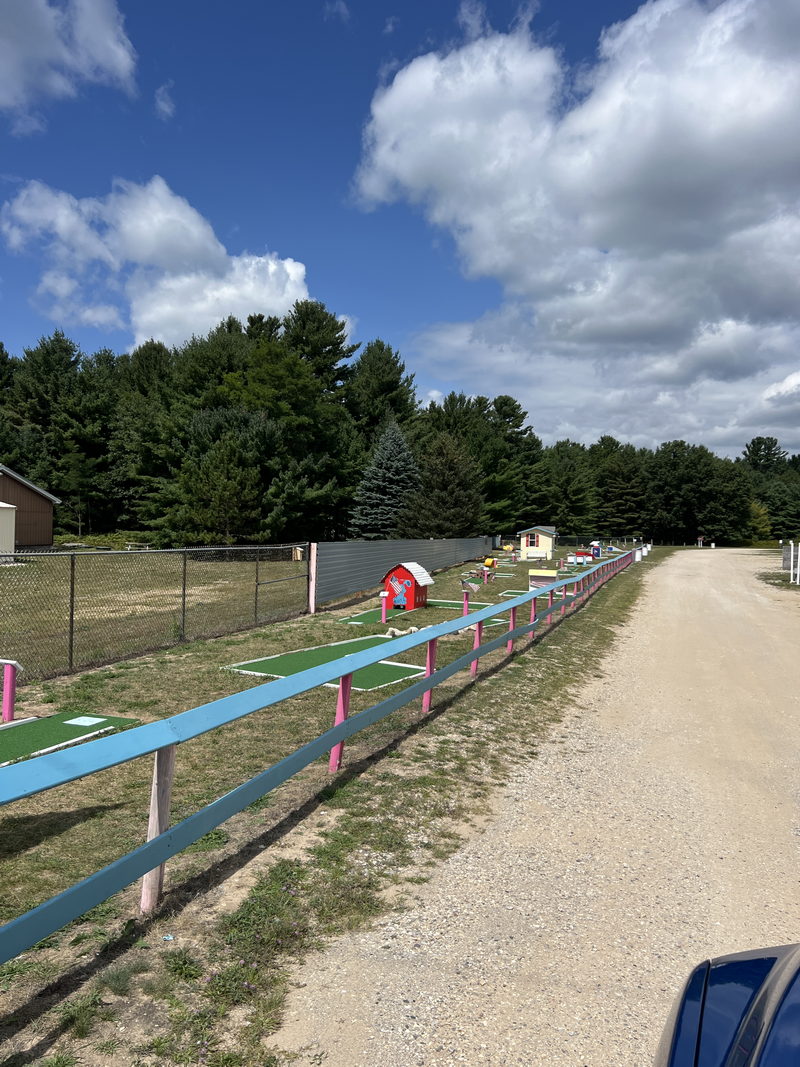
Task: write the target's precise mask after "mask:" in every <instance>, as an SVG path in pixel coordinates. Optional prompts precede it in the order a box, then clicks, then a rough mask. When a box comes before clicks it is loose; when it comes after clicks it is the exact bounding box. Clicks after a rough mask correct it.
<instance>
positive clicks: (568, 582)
mask: <svg viewBox="0 0 800 1067" xmlns="http://www.w3.org/2000/svg"><path fill="white" fill-rule="evenodd" d="M632 559H633V553H630V552H628V553H622V554H620V555H619V556H615V557H614V558H613V559H609V560H606V561H603V562H602V563H599V564H597V565H596V566H595V567H592V568H591V570H589V571H586V572H584V574H582V575H578V576H570V577H567V578H562V579H560V580H558V581H556V582H553V583H551V584H550V585H546V586H542V587H541V588H539V589H537V590H535V591H531V592H528V593H523V594H521V595H520V596H518V597H515V598H514V599H509V600H507V601H506V602H505V603H503V604H494V605H491V606H490V607H487V608H482V609H480V610H479V611H475V612H471V613H470V614H469V615H466V616H460V617H459V618H458V619H453V620H450V621H448V622H443V623H439V624H438V625H436V626H429V627H425V629H424V630H422V631H420V632H418V633H415V634H407V635H406V636H404V637H398V638H395V639H394V640H392V641H391V642H387V643H386V644H384V645H381V646H380V647H378V648H371V649H365V650H364V651H363V652H355V653H352V654H350V655H348V656H344V657H342V658H341V659H338V660H334V661H332V662H331V663H326V664H323V665H321V666H319V667H312V668H310V669H309V670H306V671H302V672H300V673H299V674H295V675H292V676H290V677H287V678H279V679H276V680H274V681H270V682H266V683H265V684H264V685H260V686H257V687H256V688H254V689H248V690H246V691H245V692H243V693H235V694H233V695H232V696H229V697H222V698H221V699H219V700H214V701H211V703H209V704H203V705H201V706H200V707H198V708H193V709H192V710H191V711H185V712H182V713H181V714H180V715H174V716H172V717H171V718H169V719H164V720H162V721H160V722H154V723H148V724H147V725H145V726H139V727H136V728H134V729H132V730H127V731H125V732H124V733H121V734H115V735H112V736H111V737H106V738H98V739H97V740H96V741H90V742H87V743H86V744H84V745H78V746H76V747H75V748H70V749H65V750H61V751H58V752H53V753H49V754H47V755H43V756H38V757H36V758H34V759H29V760H25V761H24V762H22V763H17V764H12V765H11V766H10V767H5V768H2V769H0V804H8V803H11V802H12V801H15V800H21V799H24V798H25V797H29V796H32V795H34V794H37V793H41V792H44V791H46V790H48V789H53V788H55V787H56V786H59V785H65V784H67V783H68V782H72V781H75V779H77V778H83V777H86V776H87V775H90V774H96V773H97V772H99V771H103V770H107V769H109V768H111V767H115V766H117V765H119V764H120V763H126V762H128V761H129V760H133V759H137V758H138V757H139V756H145V755H148V754H149V753H152V752H158V751H159V750H161V749H164V748H166V747H168V746H171V745H179V744H182V743H183V742H184V741H189V740H191V739H192V738H195V737H199V736H200V735H201V734H204V733H207V732H208V731H209V730H215V729H217V728H218V727H220V726H224V725H226V724H227V723H231V722H234V721H235V720H236V719H240V718H243V717H244V716H245V715H250V714H251V713H252V712H254V711H260V710H262V709H264V708H268V707H272V706H274V705H276V704H279V703H280V702H281V701H283V700H286V699H288V698H289V697H293V696H298V695H299V694H301V693H305V692H307V691H308V690H310V689H315V688H316V687H317V686H320V685H323V684H324V683H325V682H330V681H334V680H335V679H337V678H341V677H342V676H343V675H345V674H352V673H353V672H355V671H357V670H360V669H361V668H362V667H368V666H370V665H371V664H373V663H377V662H378V661H379V660H381V659H385V658H386V657H387V655H389V656H392V657H393V656H395V655H397V654H399V653H401V652H407V651H408V650H409V649H412V648H416V647H418V646H420V645H423V644H428V642H430V641H435V640H437V639H438V638H440V637H444V636H447V635H448V634H453V633H457V632H458V631H460V630H463V629H465V628H466V627H468V626H474V625H476V624H478V623H483V622H486V621H487V620H489V619H492V618H494V617H495V616H497V615H503V614H505V613H509V614H511V612H512V611H513V612H515V611H516V610H517V609H518V608H520V607H523V606H524V605H526V604H528V605H529V604H530V603H531V600H533V598H534V597H535V596H536V597H541V596H542V595H543V594H546V595H549V594H550V593H551V591H552V592H555V591H557V590H559V589H563V598H562V599H561V600H559V601H558V602H557V603H555V602H554V603H552V604H548V606H547V607H546V608H544V609H543V610H541V611H537V614H536V620H535V621H534V622H526V623H523V624H521V625H519V626H515V627H514V628H513V629H509V630H504V631H503V633H502V634H500V635H498V636H497V637H495V638H492V639H491V640H489V641H485V642H483V643H481V644H480V646H479V647H478V648H475V649H472V650H471V651H470V652H468V653H466V654H464V655H463V656H460V657H459V658H458V659H456V660H454V661H453V662H452V663H450V664H448V665H447V666H446V667H441V668H439V669H438V670H436V671H434V672H433V673H432V674H430V675H429V676H426V677H424V678H421V679H419V680H418V681H416V682H412V683H411V684H410V685H408V686H406V687H405V688H403V689H402V690H401V691H400V692H399V693H395V694H394V695H393V696H390V697H388V698H386V699H385V700H382V701H380V702H379V703H378V704H375V705H373V706H372V707H370V708H367V709H366V710H365V711H362V712H359V713H358V714H357V715H355V716H353V717H352V718H349V719H347V720H345V721H344V722H342V723H340V724H339V725H337V726H334V727H333V728H331V729H330V730H326V731H325V732H324V733H323V734H321V735H320V736H319V737H317V738H315V739H314V740H313V741H309V742H308V743H307V744H305V745H302V746H301V747H300V748H299V749H297V750H296V751H295V752H293V753H292V754H291V755H289V756H286V757H285V758H284V759H282V760H280V761H279V762H278V763H276V764H274V765H273V766H272V767H269V768H268V769H267V770H265V771H262V772H261V773H260V774H257V775H256V776H255V777H254V778H251V779H250V780H249V781H247V782H245V783H244V784H243V785H240V786H237V787H236V788H235V789H232V790H231V791H230V792H229V793H226V794H225V795H224V796H222V797H220V798H219V799H218V800H215V801H213V802H212V803H211V804H208V805H207V806H206V807H204V808H202V809H201V810H200V811H198V812H195V814H194V815H190V816H189V817H188V818H186V819H184V820H183V821H182V822H179V823H177V824H176V825H175V826H173V827H171V828H170V829H169V830H167V831H166V832H164V833H162V834H159V835H158V836H157V837H154V838H153V839H152V840H151V841H148V842H147V843H146V844H144V845H141V846H139V848H136V849H134V850H133V851H132V852H129V853H127V855H125V856H122V857H121V858H120V859H118V860H116V861H115V862H114V863H111V864H109V865H108V866H107V867H104V868H103V869H102V870H100V871H98V872H97V873H96V874H92V875H90V876H89V877H88V878H85V879H83V881H81V882H78V883H77V884H76V885H74V886H72V887H71V888H70V889H66V890H64V891H63V892H62V893H59V894H58V895H57V896H55V897H52V898H51V899H50V900H47V901H45V902H44V903H43V904H40V905H39V906H38V907H36V908H33V909H32V910H31V911H28V912H26V913H25V914H24V915H20V916H19V917H18V918H16V919H13V920H12V921H11V922H9V923H7V924H6V925H5V926H2V927H0V963H5V962H6V961H7V960H10V959H13V958H14V957H15V956H17V955H19V953H20V952H24V951H25V949H27V948H30V947H31V946H32V945H35V944H36V943H37V942H38V941H41V940H42V939H43V938H45V937H47V936H49V935H50V934H52V933H54V932H55V931H56V930H59V929H61V928H62V927H63V926H65V925H66V924H67V923H68V922H71V921H72V920H73V919H76V918H78V917H79V916H80V915H83V914H84V913H85V912H87V911H88V910H89V909H90V908H93V907H95V906H96V905H97V904H100V903H101V902H102V901H104V900H107V899H108V898H109V897H110V896H113V895H114V893H117V892H119V891H120V890H121V889H124V888H125V887H126V886H128V885H130V884H131V883H132V882H134V881H136V880H137V879H138V878H141V877H142V876H143V875H144V874H147V872H149V871H152V870H153V869H155V868H158V867H160V865H161V864H163V863H165V862H166V860H168V859H169V858H170V857H172V856H174V855H176V854H177V853H179V852H181V851H182V850H183V849H185V848H186V847H187V846H188V845H191V844H192V843H193V842H195V841H197V840H199V839H200V838H201V837H203V835H204V834H207V833H208V832H209V831H210V830H212V829H214V828H215V827H217V826H219V825H220V824H221V823H223V822H225V821H226V820H227V819H229V818H231V816H233V815H235V814H237V812H240V811H242V810H243V809H244V808H246V807H247V806H248V805H249V804H252V803H253V802H254V801H255V800H258V799H259V798H260V797H262V796H264V794H265V793H269V792H270V791H271V790H273V789H275V788H277V787H278V786H279V785H281V784H282V783H283V782H285V781H287V780H288V779H289V778H291V777H292V776H293V775H295V774H297V773H298V772H299V771H301V770H302V769H303V768H304V767H307V766H308V765H309V764H310V763H313V762H314V761H315V760H316V759H318V758H319V757H320V756H322V755H324V754H325V753H326V752H329V751H330V750H331V749H332V748H333V747H334V746H335V745H336V744H338V743H340V742H342V741H344V740H346V739H347V738H348V737H352V736H353V734H356V733H358V732H359V731H361V730H364V729H366V728H367V727H368V726H371V725H372V724H373V723H376V722H378V721H380V720H381V719H383V718H385V717H386V716H387V715H390V714H392V712H394V711H397V710H398V709H399V708H401V707H403V706H404V705H406V704H409V703H411V701H413V700H416V699H417V698H418V697H420V696H422V695H423V694H425V693H426V692H428V691H429V690H431V689H433V688H434V687H435V686H436V685H438V684H440V683H441V682H443V681H445V680H446V679H447V678H449V677H450V676H451V675H453V674H455V673H457V672H458V671H461V670H464V669H465V668H466V667H469V666H470V665H471V664H472V663H473V662H474V661H475V660H477V659H479V658H480V657H482V656H485V655H487V654H488V653H489V652H493V651H495V650H496V649H499V648H501V647H502V646H503V645H507V644H508V643H509V642H510V641H514V640H516V639H517V638H520V637H524V636H526V635H528V634H530V635H533V633H534V632H535V630H536V628H537V627H538V626H539V625H540V624H541V623H542V622H544V621H545V620H547V619H548V618H549V616H550V615H551V614H552V613H553V612H559V613H561V614H563V613H564V612H565V611H566V609H567V608H569V607H570V606H571V605H574V604H575V603H576V602H578V601H580V600H582V599H585V598H587V597H589V596H591V595H592V593H594V592H595V591H596V590H597V589H598V588H599V587H600V585H602V584H603V583H604V582H606V581H607V580H608V579H609V578H612V577H613V576H614V575H615V574H617V573H619V572H620V571H621V570H623V569H625V568H626V567H627V566H628V565H629V564H630V563H631V562H632ZM567 586H572V587H573V592H572V593H570V594H568V593H567V589H566V587H567Z"/></svg>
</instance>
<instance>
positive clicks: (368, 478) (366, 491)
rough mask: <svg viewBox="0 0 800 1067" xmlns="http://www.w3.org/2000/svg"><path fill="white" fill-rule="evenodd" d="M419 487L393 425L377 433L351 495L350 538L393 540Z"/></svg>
mask: <svg viewBox="0 0 800 1067" xmlns="http://www.w3.org/2000/svg"><path fill="white" fill-rule="evenodd" d="M418 487H419V471H418V469H417V464H416V462H415V460H414V456H413V455H412V452H411V449H410V448H409V447H408V445H407V444H406V440H405V438H404V437H403V434H402V433H401V432H400V429H399V427H398V426H397V423H395V422H390V423H389V425H388V426H387V427H386V429H385V430H384V431H383V433H382V434H381V437H380V438H379V440H378V443H377V445H376V446H375V451H374V452H373V455H372V459H371V460H370V463H369V466H368V467H367V469H366V471H365V472H364V477H363V478H362V479H361V482H360V484H359V486H358V488H357V490H356V493H355V506H354V508H353V511H352V515H351V518H350V530H351V533H352V535H353V537H357V538H363V539H367V540H371V539H377V538H387V537H395V536H396V535H397V523H398V519H399V518H400V515H401V513H402V511H403V509H404V507H405V506H406V504H407V502H408V500H409V498H410V497H412V496H413V495H414V493H415V492H416V490H417V489H418Z"/></svg>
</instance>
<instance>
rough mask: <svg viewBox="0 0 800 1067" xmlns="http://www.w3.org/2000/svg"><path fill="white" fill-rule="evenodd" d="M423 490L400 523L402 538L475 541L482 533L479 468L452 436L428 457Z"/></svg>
mask: <svg viewBox="0 0 800 1067" xmlns="http://www.w3.org/2000/svg"><path fill="white" fill-rule="evenodd" d="M421 478H422V481H421V486H420V489H419V492H418V493H416V494H415V495H414V496H413V497H412V499H411V501H410V502H409V505H408V506H407V508H406V510H405V512H404V514H403V516H402V520H401V524H400V532H401V535H402V536H403V537H473V536H475V535H476V534H479V533H481V532H483V525H482V524H483V504H484V501H483V496H482V494H481V490H480V484H481V473H480V468H479V467H478V465H477V464H476V463H475V461H474V460H473V459H472V457H471V456H470V455H469V454H468V453H467V452H466V450H465V449H464V448H463V447H462V446H461V445H460V444H459V442H458V441H457V440H456V439H455V438H453V437H452V436H450V434H444V433H443V434H439V435H438V436H437V437H436V438H435V439H434V440H433V442H432V443H431V447H430V448H429V449H428V451H427V452H426V454H425V457H424V459H423V462H422V470H421Z"/></svg>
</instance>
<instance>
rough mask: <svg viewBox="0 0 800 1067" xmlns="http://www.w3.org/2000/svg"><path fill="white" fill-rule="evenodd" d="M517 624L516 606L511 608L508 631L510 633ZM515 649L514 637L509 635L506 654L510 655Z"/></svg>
mask: <svg viewBox="0 0 800 1067" xmlns="http://www.w3.org/2000/svg"><path fill="white" fill-rule="evenodd" d="M533 599H534V600H535V599H536V597H534V598H533ZM516 625H517V609H516V608H512V609H511V613H510V615H509V617H508V631H509V633H510V632H511V631H512V630H513V629H514V627H515V626H516ZM513 651H514V638H513V637H509V639H508V643H507V644H506V655H508V656H510V655H511V653H512V652H513Z"/></svg>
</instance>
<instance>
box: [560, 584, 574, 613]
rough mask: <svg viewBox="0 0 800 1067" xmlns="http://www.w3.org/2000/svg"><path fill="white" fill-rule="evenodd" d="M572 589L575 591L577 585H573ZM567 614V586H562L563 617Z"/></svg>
mask: <svg viewBox="0 0 800 1067" xmlns="http://www.w3.org/2000/svg"><path fill="white" fill-rule="evenodd" d="M572 591H573V592H575V586H574V585H573V587H572ZM566 614H567V587H566V586H565V585H562V586H561V618H562V619H563V618H564V616H565V615H566Z"/></svg>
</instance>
